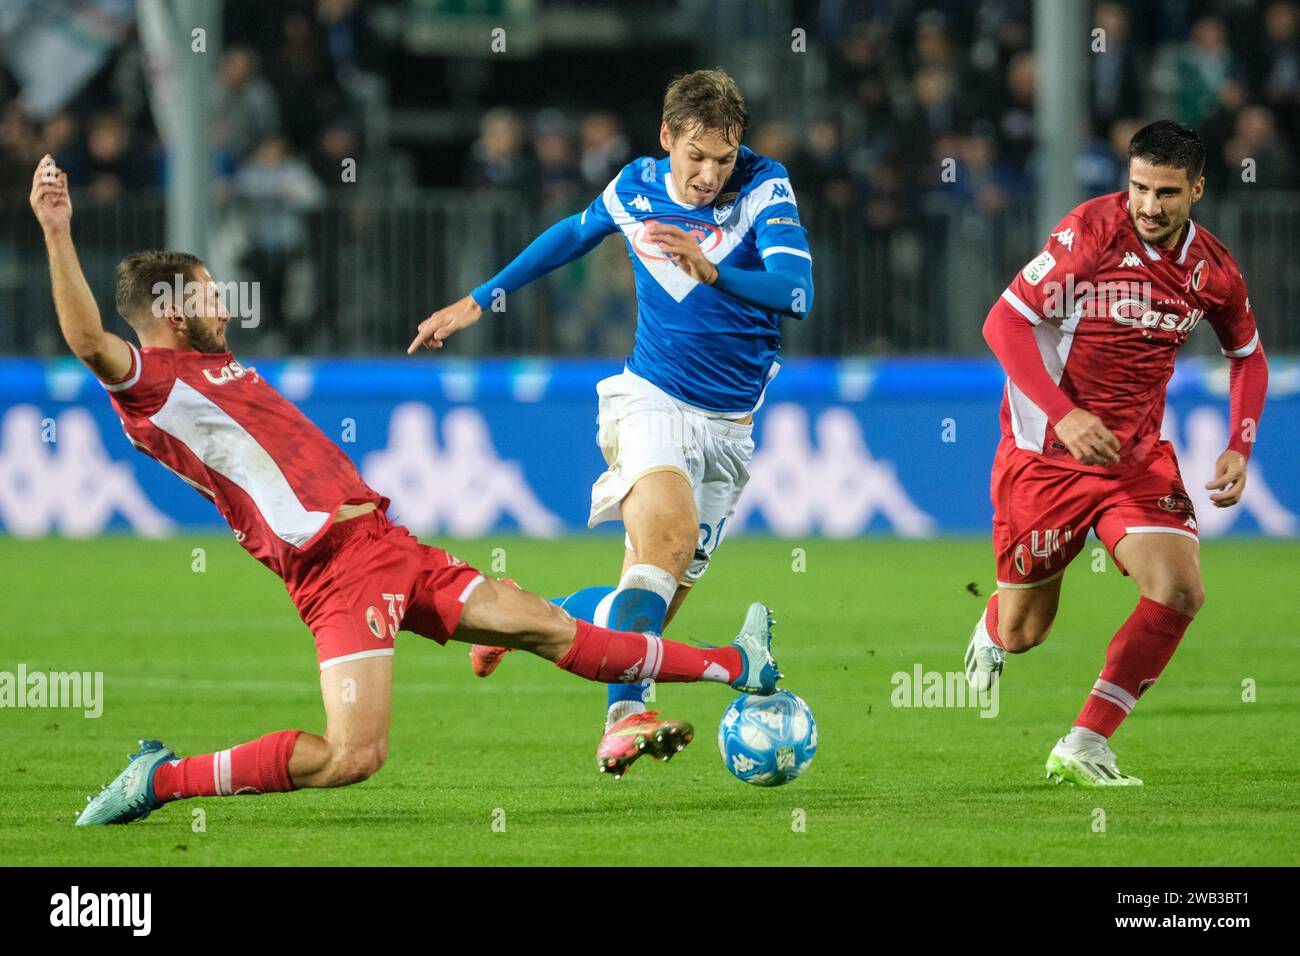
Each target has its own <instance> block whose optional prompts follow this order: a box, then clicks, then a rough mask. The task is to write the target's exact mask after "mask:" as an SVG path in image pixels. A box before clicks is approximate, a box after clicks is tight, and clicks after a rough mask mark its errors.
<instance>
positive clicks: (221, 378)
mask: <svg viewBox="0 0 1300 956" xmlns="http://www.w3.org/2000/svg"><path fill="white" fill-rule="evenodd" d="M245 375H251V376H253V381H254V382H256V381H257V380H258V375H257V369H256V368H254V367H253V366H251V365H250V366H249V367H248V368H244V366H242V365H240V364H239V362H237V361H233V360H232V361H230V362H228V363H227V364H225V365H223V366H221V368H219V369H217V370H216V371H215V372H214V371H213V370H212V369H210V368H205V369H204V370H203V377H204V378H206V379H207V380H208V381H209V382H211V383H212V384H213V385H225V384H226V383H227V382H233V381H235V380H236V379H241V378H243V377H244V376H245Z"/></svg>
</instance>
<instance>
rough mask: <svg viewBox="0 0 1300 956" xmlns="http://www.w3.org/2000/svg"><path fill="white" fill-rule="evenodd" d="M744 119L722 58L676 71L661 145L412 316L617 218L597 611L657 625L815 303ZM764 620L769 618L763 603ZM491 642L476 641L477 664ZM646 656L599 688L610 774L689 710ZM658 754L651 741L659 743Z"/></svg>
mask: <svg viewBox="0 0 1300 956" xmlns="http://www.w3.org/2000/svg"><path fill="white" fill-rule="evenodd" d="M748 119H749V114H748V111H747V110H746V109H745V103H744V100H743V98H742V97H741V95H740V91H739V89H737V87H736V84H735V82H734V81H733V80H732V79H731V77H729V76H728V75H727V74H726V73H724V72H723V71H721V70H698V71H696V72H694V73H689V74H686V75H685V76H682V77H679V78H677V79H676V80H674V81H673V82H672V83H671V84H670V85H669V86H668V90H667V93H666V94H665V96H664V110H663V123H662V125H661V127H660V130H659V143H660V145H661V146H662V147H663V148H664V150H666V151H667V153H668V155H667V156H664V157H662V158H659V159H655V158H653V157H649V156H646V157H642V158H639V159H635V160H633V161H632V162H631V163H629V164H628V165H627V166H625V167H624V168H623V169H622V171H620V172H619V174H618V175H617V176H615V177H614V179H613V180H612V181H611V182H610V184H609V185H608V186H606V187H605V190H604V192H603V193H602V194H601V195H600V196H598V197H596V199H595V200H593V201H592V203H591V204H590V205H589V206H588V207H587V208H586V210H585V211H583V212H582V213H580V214H575V215H573V216H570V217H568V218H567V219H562V220H561V221H559V222H557V223H555V224H554V225H553V226H551V227H550V228H549V229H547V230H546V231H545V232H543V233H542V234H541V235H540V236H538V237H537V238H536V239H535V240H533V242H532V243H531V244H530V245H529V246H528V247H527V248H526V249H525V250H524V251H523V252H522V253H520V254H519V256H518V257H517V258H516V259H515V260H514V261H513V262H511V263H510V264H509V265H507V266H506V267H505V268H504V269H502V270H501V271H500V272H499V273H497V274H496V275H495V276H493V277H492V278H491V279H489V280H488V281H487V282H485V283H483V284H482V285H480V286H479V287H478V288H476V289H474V290H473V291H472V292H471V293H470V294H469V295H467V296H465V297H464V298H463V299H461V300H460V301H458V302H455V303H453V304H451V305H449V306H447V307H446V308H444V309H440V310H439V311H437V312H435V313H433V314H432V315H431V316H429V318H427V319H425V320H424V321H423V322H421V323H420V326H419V333H418V334H417V335H416V337H415V339H414V341H412V342H411V345H410V347H409V348H408V349H407V351H408V353H414V352H415V351H416V349H418V348H419V347H420V346H424V347H426V348H429V349H440V348H442V347H443V345H444V343H445V342H446V340H447V338H448V337H449V336H451V335H452V334H453V333H455V332H457V331H459V330H461V329H463V328H466V327H468V326H470V325H473V324H474V323H475V322H477V321H478V320H479V319H480V317H482V315H483V314H484V311H485V310H494V311H501V304H502V303H503V302H504V297H505V296H507V295H509V294H510V293H512V292H514V291H515V290H517V289H519V288H522V287H523V286H525V285H527V284H528V283H530V282H532V281H533V280H535V279H537V278H539V277H541V276H543V275H546V274H547V273H548V272H551V271H552V270H554V269H556V268H559V267H560V266H562V265H564V264H565V263H568V262H571V261H573V260H574V259H577V258H578V257H580V256H583V255H585V254H586V253H588V252H590V251H591V250H592V249H594V248H595V247H596V246H597V245H598V244H599V243H600V242H601V241H602V240H603V239H604V238H605V237H606V236H608V235H610V234H612V233H620V234H621V235H622V238H623V240H624V242H626V243H627V251H628V258H629V259H630V260H631V263H632V273H633V276H634V277H635V280H636V295H637V330H636V344H635V347H634V348H633V350H632V355H631V356H630V357H629V358H628V360H627V364H626V367H625V369H624V370H623V372H622V373H621V374H619V375H615V376H612V377H611V378H607V379H605V380H604V381H602V382H600V383H599V384H598V385H597V387H596V391H597V394H598V395H599V401H600V415H599V431H598V436H597V438H598V441H599V444H600V447H601V451H602V452H603V453H604V456H605V461H606V462H607V464H608V469H607V470H606V471H605V473H604V474H602V475H601V476H600V477H599V478H598V479H597V481H596V483H595V485H593V487H592V494H591V516H590V519H589V521H588V524H589V526H592V527H594V526H595V525H597V524H599V523H601V522H603V521H609V520H613V519H615V518H621V519H622V521H623V526H624V528H625V530H626V532H627V534H626V538H625V542H624V543H625V552H624V557H623V570H622V575H621V577H620V579H619V584H618V587H617V588H616V589H614V590H613V591H612V592H610V593H609V594H608V595H607V596H606V597H605V598H604V599H603V600H602V601H601V602H600V604H599V606H598V607H596V608H595V610H594V618H595V620H596V621H597V622H599V623H602V624H606V623H607V624H608V626H609V627H613V628H619V629H623V630H644V631H654V632H656V633H662V631H663V629H664V627H665V626H666V625H667V623H668V622H669V621H670V620H671V619H672V617H673V615H674V614H675V613H676V611H677V609H678V608H679V607H680V606H681V603H682V601H683V600H684V599H685V597H686V595H687V594H688V593H689V591H690V588H691V587H692V586H693V585H694V584H695V583H696V582H697V581H698V580H699V579H700V577H701V576H702V575H703V574H704V572H705V569H706V568H707V567H708V564H709V559H710V558H711V557H712V555H713V553H714V552H715V551H716V550H717V548H718V545H719V544H721V542H722V540H723V538H724V537H725V535H726V530H727V528H726V525H727V520H728V519H729V518H730V517H731V515H732V514H733V513H734V512H735V509H736V502H737V500H738V499H739V497H740V492H741V490H742V489H743V488H744V486H745V482H746V481H747V480H748V477H749V476H748V471H747V468H748V465H749V462H750V459H751V458H752V456H753V452H754V443H753V440H752V437H751V434H752V431H753V427H754V425H753V422H754V412H755V411H756V410H757V409H758V407H759V406H760V405H761V404H762V401H763V392H764V389H765V388H766V386H767V383H768V382H770V381H771V380H772V378H773V376H775V375H776V373H777V371H778V370H779V368H780V346H781V323H782V322H783V321H784V319H785V318H786V317H787V316H792V317H794V318H803V317H804V316H805V315H807V313H808V312H809V310H810V309H811V308H812V302H813V281H812V256H811V255H810V253H809V251H808V241H807V237H806V235H805V231H804V228H803V226H802V225H801V224H800V222H799V210H798V208H797V207H796V205H795V198H794V192H793V190H792V188H791V186H790V180H789V177H788V175H787V173H786V170H785V168H784V167H783V166H782V165H781V164H780V163H778V162H775V161H773V160H771V159H767V158H766V157H763V156H760V155H758V154H757V153H755V152H754V151H753V150H750V149H748V148H746V147H744V146H742V145H741V144H740V143H741V139H742V137H743V136H744V133H745V127H746V125H747V122H748ZM766 626H767V627H768V628H769V629H770V627H771V619H770V615H769V617H768V621H767V623H766ZM504 653H505V651H504V650H501V649H492V648H477V649H476V651H475V654H474V664H475V670H476V672H478V673H480V674H482V675H486V673H490V672H491V670H492V669H493V668H494V667H495V666H496V664H497V662H498V661H499V660H500V657H501V655H502V654H504ZM656 667H657V662H656V661H654V660H651V659H647V660H645V661H644V662H642V666H641V667H640V668H638V669H637V672H636V673H630V674H629V675H628V678H627V679H628V683H626V684H621V685H617V684H616V685H611V686H610V689H609V708H608V711H607V717H606V732H605V736H604V737H603V738H602V740H601V744H600V747H599V749H598V750H597V764H598V766H599V767H600V769H601V770H602V771H609V772H613V773H614V774H615V776H619V775H621V774H622V772H623V771H624V770H625V769H626V768H627V766H628V764H630V763H631V762H632V760H635V759H636V758H637V757H638V756H640V755H641V754H642V753H646V752H654V748H653V747H647V746H646V742H647V741H648V740H649V741H653V740H655V739H657V737H658V736H661V735H662V731H664V730H665V729H667V730H668V731H670V733H669V734H668V736H669V738H671V739H672V740H674V741H677V742H681V741H685V742H689V739H690V736H691V733H690V728H689V725H686V724H684V722H680V721H661V720H659V719H658V714H657V713H656V712H650V713H647V712H646V706H645V693H646V689H647V687H648V686H649V684H648V681H650V680H653V679H654V677H655V674H656ZM660 756H666V754H660Z"/></svg>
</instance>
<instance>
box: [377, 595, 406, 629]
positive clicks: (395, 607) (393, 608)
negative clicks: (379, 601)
mask: <svg viewBox="0 0 1300 956" xmlns="http://www.w3.org/2000/svg"><path fill="white" fill-rule="evenodd" d="M379 596H380V597H381V598H383V599H384V600H385V601H387V602H388V616H389V617H391V618H392V619H393V633H394V634H396V633H397V632H398V631H400V630H401V629H402V618H404V617H405V616H406V595H405V594H381V595H379Z"/></svg>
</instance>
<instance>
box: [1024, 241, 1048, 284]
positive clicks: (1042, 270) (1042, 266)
mask: <svg viewBox="0 0 1300 956" xmlns="http://www.w3.org/2000/svg"><path fill="white" fill-rule="evenodd" d="M1055 265H1056V256H1054V255H1052V254H1051V253H1050V252H1048V251H1047V250H1046V249H1044V250H1043V254H1042V255H1041V256H1039V257H1038V258H1037V259H1035V260H1033V261H1032V262H1030V263H1029V264H1028V265H1027V266H1025V267H1024V268H1023V269H1021V270H1020V274H1021V275H1022V276H1024V277H1025V281H1026V282H1028V283H1029V284H1030V285H1038V283H1040V282H1042V281H1043V277H1044V276H1046V275H1047V274H1048V273H1049V272H1051V271H1052V269H1053V267H1054V266H1055Z"/></svg>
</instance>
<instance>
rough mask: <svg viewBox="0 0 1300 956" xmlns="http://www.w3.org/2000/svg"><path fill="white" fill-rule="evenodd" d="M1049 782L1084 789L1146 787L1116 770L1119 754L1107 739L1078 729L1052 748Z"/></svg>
mask: <svg viewBox="0 0 1300 956" xmlns="http://www.w3.org/2000/svg"><path fill="white" fill-rule="evenodd" d="M1047 779H1048V780H1052V779H1055V780H1056V782H1057V784H1061V783H1072V784H1076V785H1078V786H1080V787H1140V786H1142V781H1141V780H1139V779H1138V778H1137V777H1130V776H1129V775H1128V774H1126V773H1125V772H1124V771H1122V770H1120V769H1119V767H1118V766H1116V764H1115V754H1114V753H1113V752H1112V751H1111V749H1110V747H1109V746H1107V744H1106V738H1105V737H1103V736H1101V734H1097V733H1093V732H1092V731H1088V730H1082V728H1078V727H1076V728H1074V729H1073V730H1071V731H1070V733H1069V734H1067V735H1066V736H1064V737H1062V738H1061V739H1060V740H1059V741H1057V743H1056V746H1055V747H1053V748H1052V752H1051V754H1050V755H1049V756H1048V758H1047Z"/></svg>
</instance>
